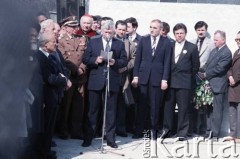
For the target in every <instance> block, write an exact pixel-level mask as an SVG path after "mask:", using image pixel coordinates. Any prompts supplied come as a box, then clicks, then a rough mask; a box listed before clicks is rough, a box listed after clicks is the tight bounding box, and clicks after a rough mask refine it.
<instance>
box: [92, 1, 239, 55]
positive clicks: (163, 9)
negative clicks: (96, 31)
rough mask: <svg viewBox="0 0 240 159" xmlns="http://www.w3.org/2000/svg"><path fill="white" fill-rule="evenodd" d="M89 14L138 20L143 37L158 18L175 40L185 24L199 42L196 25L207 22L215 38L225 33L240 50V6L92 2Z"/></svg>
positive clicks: (229, 42)
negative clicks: (239, 41)
mask: <svg viewBox="0 0 240 159" xmlns="http://www.w3.org/2000/svg"><path fill="white" fill-rule="evenodd" d="M89 13H90V14H92V15H101V16H110V17H112V18H113V19H114V20H115V21H116V20H119V19H122V20H123V19H126V18H128V17H131V16H132V17H135V18H136V19H137V21H138V23H139V27H138V30H137V31H138V33H140V34H141V35H145V34H148V33H149V24H150V21H151V20H152V19H155V18H158V19H160V20H161V21H165V22H167V23H169V25H170V27H171V33H170V36H171V37H173V34H172V28H173V26H174V25H175V24H176V23H179V22H182V23H184V24H185V25H186V26H187V28H188V35H187V39H188V40H191V39H193V38H196V33H195V30H194V25H195V23H196V22H197V21H199V20H203V21H206V22H207V23H208V25H209V29H208V31H209V33H210V34H211V35H213V33H214V32H215V31H216V30H218V29H220V30H223V31H225V32H226V34H227V45H228V46H229V47H230V49H231V50H232V51H235V50H236V49H237V45H236V43H235V41H234V39H235V36H236V34H237V32H238V31H240V19H239V15H240V5H226V4H224V5H223V4H199V3H198V4H193V3H160V2H139V1H135V2H134V1H108V0H90V4H89Z"/></svg>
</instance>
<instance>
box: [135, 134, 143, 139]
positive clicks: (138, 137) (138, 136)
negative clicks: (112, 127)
mask: <svg viewBox="0 0 240 159" xmlns="http://www.w3.org/2000/svg"><path fill="white" fill-rule="evenodd" d="M142 137H143V135H142V134H134V135H133V136H132V139H140V138H142Z"/></svg>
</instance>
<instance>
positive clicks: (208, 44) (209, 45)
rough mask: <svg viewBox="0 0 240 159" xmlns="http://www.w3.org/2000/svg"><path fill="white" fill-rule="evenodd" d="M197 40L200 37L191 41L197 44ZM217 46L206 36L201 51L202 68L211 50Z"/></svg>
mask: <svg viewBox="0 0 240 159" xmlns="http://www.w3.org/2000/svg"><path fill="white" fill-rule="evenodd" d="M197 40H198V39H194V40H191V41H190V42H192V43H193V44H197ZM214 48H215V46H214V43H213V41H212V40H211V39H210V38H208V37H205V39H204V41H203V43H202V47H201V50H200V51H199V57H200V68H203V67H204V65H205V64H206V62H207V60H208V57H209V55H210V53H211V51H212V50H213V49H214Z"/></svg>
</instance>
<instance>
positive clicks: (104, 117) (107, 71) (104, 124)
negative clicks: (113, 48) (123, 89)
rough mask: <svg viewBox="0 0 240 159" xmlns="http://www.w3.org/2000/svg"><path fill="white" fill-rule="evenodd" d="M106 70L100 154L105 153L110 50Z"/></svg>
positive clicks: (108, 39)
mask: <svg viewBox="0 0 240 159" xmlns="http://www.w3.org/2000/svg"><path fill="white" fill-rule="evenodd" d="M109 41H110V38H109V37H107V42H109ZM107 51H108V52H107V70H105V76H106V87H105V101H104V109H103V126H102V145H101V147H100V152H101V153H102V154H104V153H106V151H105V149H104V146H103V144H104V134H105V126H106V110H107V102H108V97H109V96H110V93H109V92H110V91H109V73H110V69H109V68H110V65H109V60H110V57H109V51H110V50H107ZM108 152H110V153H112V154H115V155H119V156H125V155H124V154H120V153H117V152H111V151H108Z"/></svg>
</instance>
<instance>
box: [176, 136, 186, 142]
mask: <svg viewBox="0 0 240 159" xmlns="http://www.w3.org/2000/svg"><path fill="white" fill-rule="evenodd" d="M186 140H187V138H186V137H177V138H176V140H175V142H177V141H186Z"/></svg>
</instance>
